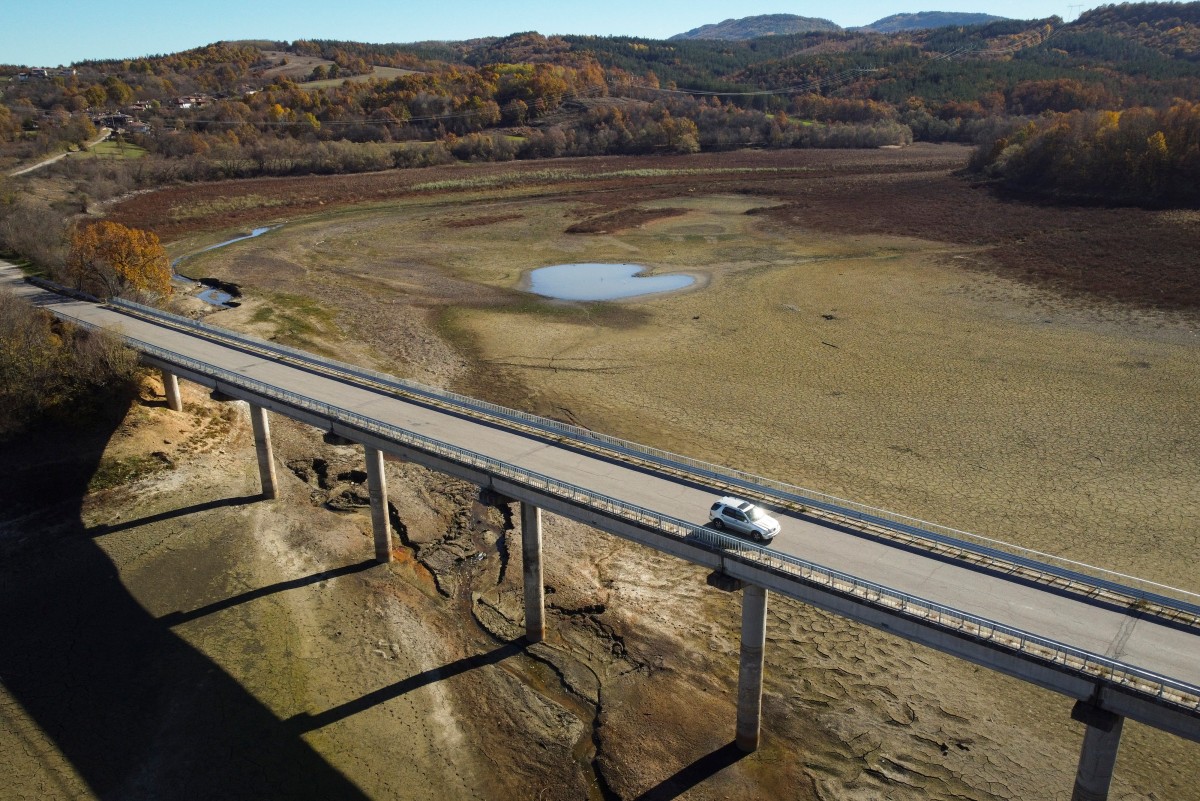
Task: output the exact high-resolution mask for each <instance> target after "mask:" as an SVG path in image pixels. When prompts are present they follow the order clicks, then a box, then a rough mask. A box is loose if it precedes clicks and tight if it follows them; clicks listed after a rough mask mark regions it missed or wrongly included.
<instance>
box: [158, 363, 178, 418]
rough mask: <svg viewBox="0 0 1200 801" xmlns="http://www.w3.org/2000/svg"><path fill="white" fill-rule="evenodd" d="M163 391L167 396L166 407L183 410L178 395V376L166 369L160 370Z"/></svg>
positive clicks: (174, 410) (176, 410)
mask: <svg viewBox="0 0 1200 801" xmlns="http://www.w3.org/2000/svg"><path fill="white" fill-rule="evenodd" d="M160 372H161V373H162V382H163V392H164V393H165V394H166V396H167V408H168V409H170V410H171V411H173V412H182V411H183V399H182V398H181V397H180V395H179V377H178V376H177V375H175V374H174V373H172V372H170V371H168V370H161V371H160Z"/></svg>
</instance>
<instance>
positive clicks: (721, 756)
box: [634, 742, 749, 801]
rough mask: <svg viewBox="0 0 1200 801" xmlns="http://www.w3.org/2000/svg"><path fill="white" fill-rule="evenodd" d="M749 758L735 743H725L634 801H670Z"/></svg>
mask: <svg viewBox="0 0 1200 801" xmlns="http://www.w3.org/2000/svg"><path fill="white" fill-rule="evenodd" d="M746 756H749V754H747V753H746V752H745V751H743V750H742V749H740V748H738V747H737V745H736V744H735V743H732V742H730V743H726V744H725V745H723V746H721V747H720V748H718V749H717V750H716V751H712V752H711V753H708V754H705V755H704V756H702V757H700V758H699V759H697V760H696V761H695V762H693V763H692V764H690V765H687V766H686V767H683V768H680V769H679V770H678V771H676V772H675V773H674V775H672V776H669V777H667V778H666V779H663V780H662V781H661V782H659V783H658V784H656V785H655V786H654V787H651V788H650V789H649V790H647V791H646V792H644V793H642V794H641V795H639V796H638V797H637V798H635V799H634V801H671V799H675V798H679V797H680V796H681V795H683V794H684V793H686V792H687V791H688V790H691V789H692V788H693V787H695V786H696V785H698V784H700V783H701V782H704V781H707V780H708V779H711V778H712V777H713V776H716V775H717V774H718V773H720V772H721V771H723V770H725V768H727V767H729V766H730V765H733V764H735V763H737V762H738V761H739V760H741V759H742V758H743V757H746Z"/></svg>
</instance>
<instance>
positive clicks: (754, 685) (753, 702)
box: [736, 584, 767, 753]
mask: <svg viewBox="0 0 1200 801" xmlns="http://www.w3.org/2000/svg"><path fill="white" fill-rule="evenodd" d="M766 642H767V590H766V588H765V587H759V586H757V585H755V584H747V585H746V586H745V589H743V590H742V653H741V664H740V665H739V667H738V700H737V737H736V742H737V747H738V748H740V749H741V750H742V751H745V752H746V753H749V752H751V751H757V750H758V740H759V731H760V729H761V726H762V684H763V649H764V647H765V646H766Z"/></svg>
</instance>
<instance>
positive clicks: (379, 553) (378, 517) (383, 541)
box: [363, 445, 392, 564]
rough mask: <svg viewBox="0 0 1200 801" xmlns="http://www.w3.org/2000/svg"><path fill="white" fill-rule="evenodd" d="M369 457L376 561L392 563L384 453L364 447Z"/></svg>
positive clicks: (368, 478) (369, 489)
mask: <svg viewBox="0 0 1200 801" xmlns="http://www.w3.org/2000/svg"><path fill="white" fill-rule="evenodd" d="M363 453H364V454H365V455H366V457H367V492H368V494H370V496H371V530H372V531H373V532H374V533H375V561H376V562H379V563H381V564H382V563H384V562H390V561H392V527H391V524H390V523H389V522H388V510H387V477H386V476H385V475H384V474H383V452H382V451H380V450H379V449H378V448H372V447H371V446H369V445H363Z"/></svg>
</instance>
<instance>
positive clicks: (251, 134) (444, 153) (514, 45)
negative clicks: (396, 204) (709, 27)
mask: <svg viewBox="0 0 1200 801" xmlns="http://www.w3.org/2000/svg"><path fill="white" fill-rule="evenodd" d="M0 81H2V82H0V91H2V95H0V166H4V165H5V164H10V165H15V164H18V163H21V162H25V161H28V160H30V159H33V158H36V157H37V156H39V155H41V154H48V153H53V152H56V151H57V150H59V149H62V148H63V147H66V146H69V145H70V144H71V143H80V142H83V141H86V140H87V139H88V138H89V137H91V136H92V135H93V134H94V133H95V131H96V130H97V129H98V128H100V127H109V128H112V129H114V130H116V131H117V132H118V136H119V138H120V141H121V142H124V143H128V144H130V145H136V146H137V147H138V148H140V150H139V151H138V152H139V153H140V152H143V151H144V152H145V154H146V155H145V156H144V157H143V158H140V159H137V161H136V162H130V163H129V164H126V165H123V166H121V167H117V166H114V165H112V164H109V165H107V166H105V167H101V166H97V164H96V163H95V162H93V163H92V164H91V165H88V166H83V165H82V163H79V164H77V165H76V166H75V167H63V168H62V169H63V170H69V169H74V170H76V171H87V170H91V171H93V172H95V173H96V174H97V175H96V176H95V177H96V180H93V181H91V189H90V195H91V196H92V197H104V196H107V195H108V194H112V193H113V192H117V191H124V190H127V189H130V188H136V187H137V186H139V185H153V184H156V183H160V182H162V181H166V180H206V179H213V178H229V177H241V176H251V175H264V174H275V175H281V174H294V173H304V172H316V173H328V172H344V171H361V170H373V169H382V168H388V167H393V166H408V165H420V164H430V163H439V162H443V161H447V160H452V159H464V160H481V159H484V160H500V159H513V158H522V159H524V158H543V157H554V156H565V155H574V156H586V155H596V154H616V153H627V154H636V153H660V152H678V153H689V152H696V151H698V150H712V149H727V148H737V147H877V146H880V145H904V144H906V143H908V142H911V141H914V140H923V141H966V142H977V143H981V144H982V145H983V147H984V149H985V150H986V151H987V153H992V152H994V151H995V152H1000V151H997V143H998V142H1000V141H1001V140H1004V142H1005V145H1004V147H1009V146H1011V145H1013V144H1014V142H1013V141H1012V140H1011V139H1010V136H1011V133H1010V132H1011V131H1012V130H1014V128H1020V126H1022V125H1025V124H1026V123H1027V122H1033V121H1036V120H1038V119H1040V118H1039V115H1047V114H1079V115H1084V116H1086V115H1091V114H1096V113H1099V112H1118V111H1119V112H1128V111H1133V110H1137V109H1148V110H1149V111H1146V112H1138V113H1139V114H1143V115H1149V116H1153V115H1155V114H1158V115H1159V116H1158V117H1155V119H1161V120H1162V121H1163V124H1175V122H1177V121H1178V120H1181V119H1185V118H1189V115H1188V114H1186V113H1184V114H1167V113H1166V111H1167V110H1168V109H1171V108H1172V107H1179V104H1180V103H1184V102H1189V101H1191V102H1194V101H1196V100H1197V99H1200V3H1195V2H1194V3H1185V4H1176V3H1144V4H1122V5H1113V6H1103V7H1100V8H1097V9H1095V10H1093V11H1090V12H1087V13H1085V14H1083V15H1082V16H1081V17H1080V18H1079V19H1078V20H1076V21H1075V22H1073V23H1070V24H1064V23H1063V22H1062V20H1060V19H1058V18H1056V17H1053V18H1049V19H1045V20H1036V21H1020V20H1000V21H991V22H988V23H986V24H982V25H974V26H953V27H941V28H934V29H930V30H912V31H901V32H897V33H890V34H880V33H866V32H852V31H842V30H834V31H810V32H806V33H798V34H789V35H772V36H765V37H761V38H757V39H751V40H744V41H715V40H704V39H689V40H676V41H656V40H648V39H638V38H630V37H596V36H584V35H578V36H552V37H546V36H542V35H540V34H537V33H533V32H530V33H522V34H515V35H512V36H508V37H504V38H489V39H481V40H475V41H470V42H450V43H444V42H434V43H416V44H367V43H356V42H338V41H322V40H315V41H296V42H270V41H262V42H229V43H216V44H213V45H209V46H207V47H202V48H197V49H195V50H191V51H187V52H183V53H176V54H171V55H163V56H155V57H147V58H141V59H133V60H125V61H104V62H100V61H92V62H82V63H78V64H75V65H73V67H72V68H71V69H69V70H65V71H59V70H50V71H46V70H31V69H26V68H23V67H15V66H11V67H2V68H0ZM1135 116H1136V115H1135ZM1149 116H1147V117H1146V118H1147V119H1148V118H1149ZM1081 119H1082V117H1081ZM1131 119H1132V117H1131ZM1139 119H1140V118H1139ZM1049 124H1050V123H1047V122H1045V120H1042V121H1040V122H1037V123H1036V125H1035V127H1037V126H1045V125H1049ZM1038 130H1040V128H1038ZM1151 133H1154V132H1151ZM1163 134H1164V138H1165V139H1166V140H1167V142H1168V144H1169V143H1170V142H1172V141H1174V139H1173V138H1172V135H1171V133H1170V132H1166V131H1164V132H1163ZM1025 141H1032V140H1022V142H1025ZM1081 141H1082V140H1081ZM1180 141H1185V140H1180ZM1003 149H1004V148H1001V149H1000V150H1001V151H1002V150H1003ZM1134 160H1136V159H1133V158H1132V157H1131V159H1130V162H1131V163H1132V161H1134ZM980 163H981V164H983V160H981V161H980ZM1005 163H1006V164H1007V163H1008V162H1007V161H1006V162H1005ZM1055 163H1057V162H1055ZM988 164H989V170H990V171H991V173H990V174H992V175H994V176H995V175H999V174H1000V173H1001V172H1003V170H1001V169H1000V168H999V167H997V166H996V165H995V163H993V162H988ZM1178 197H1179V193H1178V192H1177V191H1175V190H1171V191H1169V192H1166V193H1165V194H1163V193H1161V192H1160V193H1157V194H1156V199H1155V200H1154V202H1166V201H1167V199H1168V198H1178ZM1170 202H1177V201H1175V200H1171V201H1170Z"/></svg>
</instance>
